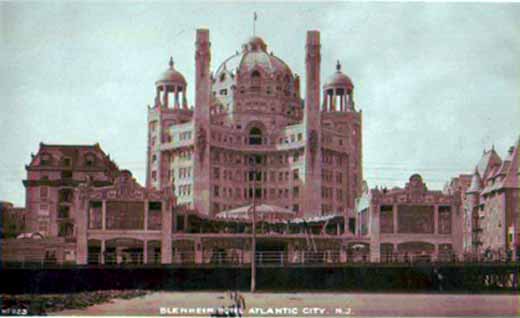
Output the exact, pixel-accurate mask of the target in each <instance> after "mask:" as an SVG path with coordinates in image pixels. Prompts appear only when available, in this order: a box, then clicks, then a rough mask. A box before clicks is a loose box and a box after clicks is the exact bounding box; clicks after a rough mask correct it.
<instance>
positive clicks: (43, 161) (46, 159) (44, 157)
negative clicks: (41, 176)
mask: <svg viewBox="0 0 520 318" xmlns="http://www.w3.org/2000/svg"><path fill="white" fill-rule="evenodd" d="M50 163H51V156H50V155H49V154H42V156H41V158H40V165H41V166H48V165H50Z"/></svg>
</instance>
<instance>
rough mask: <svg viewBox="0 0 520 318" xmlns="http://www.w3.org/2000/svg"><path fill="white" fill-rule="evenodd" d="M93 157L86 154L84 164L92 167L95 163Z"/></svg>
mask: <svg viewBox="0 0 520 318" xmlns="http://www.w3.org/2000/svg"><path fill="white" fill-rule="evenodd" d="M95 161H96V160H95V157H94V156H93V155H91V154H88V155H86V156H85V166H87V167H93V166H94V163H95Z"/></svg>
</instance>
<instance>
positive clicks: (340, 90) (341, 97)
mask: <svg viewBox="0 0 520 318" xmlns="http://www.w3.org/2000/svg"><path fill="white" fill-rule="evenodd" d="M323 111H324V112H347V111H354V84H352V80H351V79H350V78H349V77H348V76H347V75H345V74H344V73H343V72H341V63H340V62H339V61H338V62H337V63H336V72H335V73H334V74H332V75H331V76H330V77H329V78H328V79H327V81H326V82H325V84H324V85H323Z"/></svg>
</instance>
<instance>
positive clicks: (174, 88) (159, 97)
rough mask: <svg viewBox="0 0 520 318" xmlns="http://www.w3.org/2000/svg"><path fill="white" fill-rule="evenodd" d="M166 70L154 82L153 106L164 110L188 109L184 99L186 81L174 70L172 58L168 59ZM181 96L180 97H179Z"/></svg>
mask: <svg viewBox="0 0 520 318" xmlns="http://www.w3.org/2000/svg"><path fill="white" fill-rule="evenodd" d="M168 65H169V67H168V69H167V70H166V71H164V72H163V73H162V74H161V76H160V77H159V79H158V80H157V81H156V82H155V89H156V94H155V106H159V107H164V108H180V105H181V103H182V107H183V108H188V101H187V99H186V87H187V84H186V79H185V78H184V76H183V75H182V74H181V73H180V72H179V71H177V70H176V69H175V65H174V63H173V57H170V61H169V62H168ZM181 95H182V97H181Z"/></svg>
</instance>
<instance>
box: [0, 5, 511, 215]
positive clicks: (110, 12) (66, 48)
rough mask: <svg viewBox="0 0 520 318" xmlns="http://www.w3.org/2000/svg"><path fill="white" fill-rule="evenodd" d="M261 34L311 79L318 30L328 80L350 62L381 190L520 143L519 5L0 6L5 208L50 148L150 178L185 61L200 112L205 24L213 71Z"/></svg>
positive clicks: (439, 177)
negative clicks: (198, 82) (163, 108)
mask: <svg viewBox="0 0 520 318" xmlns="http://www.w3.org/2000/svg"><path fill="white" fill-rule="evenodd" d="M254 11H256V12H257V13H258V17H259V18H258V21H257V34H259V35H260V36H262V37H263V38H264V40H265V41H266V42H267V43H268V46H269V49H270V50H273V51H274V53H275V54H276V55H277V56H279V57H281V58H282V59H284V60H285V61H286V62H287V63H288V64H289V65H290V67H291V68H292V70H293V72H296V73H298V74H301V75H302V76H304V45H305V32H306V31H307V30H311V29H319V30H320V31H321V38H322V74H321V75H322V79H324V78H325V77H327V76H328V75H329V74H331V73H332V72H333V71H334V65H335V61H336V60H337V59H339V60H341V61H342V63H343V69H344V71H345V72H346V73H347V74H348V75H349V76H350V77H351V78H352V79H353V81H354V85H355V98H356V102H357V106H358V107H359V108H360V109H362V110H363V122H364V127H363V133H364V139H363V142H364V149H363V155H364V170H365V177H366V179H367V180H368V182H369V185H370V186H371V187H373V186H375V185H386V186H394V185H403V184H404V182H406V180H407V179H408V177H409V176H410V174H412V173H414V172H419V173H421V174H422V175H423V177H424V179H425V180H426V182H427V183H428V184H429V187H430V188H442V186H443V184H444V183H445V182H446V181H447V180H449V178H450V177H452V176H455V175H457V174H459V173H469V172H471V171H472V169H473V167H474V166H475V164H476V162H477V161H478V159H479V157H480V155H481V154H482V151H483V149H484V148H490V147H491V146H492V145H493V144H494V145H495V148H496V149H497V151H498V152H499V153H500V154H501V155H502V154H504V153H505V152H506V151H507V149H508V147H509V146H510V145H512V144H513V143H514V141H515V140H516V139H517V138H518V137H519V135H520V4H486V3H480V4H449V3H448V4H446V3H426V4H424V3H399V4H398V3H395V4H394V3H384V4H382V3H328V4H319V5H318V4H313V3H309V2H302V3H289V4H281V3H261V4H259V3H256V4H255V3H241V4H233V3H229V2H226V3H209V2H208V3H204V2H198V3H183V2H180V3H169V4H142V3H141V4H131V3H127V2H115V3H89V4H85V3H73V4H65V3H62V2H54V3H16V4H15V3H6V2H1V3H0V58H1V61H2V63H0V102H1V106H0V127H1V131H2V135H1V136H0V149H1V150H0V154H1V157H0V200H7V201H12V202H14V203H15V204H18V205H23V204H24V188H23V185H22V179H23V178H24V177H25V168H24V166H25V165H26V164H28V163H29V160H30V154H31V152H36V151H37V150H38V144H39V142H41V141H43V142H45V143H60V144H93V143H95V142H99V143H100V144H101V146H102V148H103V149H104V150H105V151H106V152H108V153H109V154H110V155H111V157H112V158H114V159H115V161H116V162H117V163H118V164H119V166H120V167H122V168H128V169H130V170H132V171H133V173H134V175H136V176H137V178H138V179H139V181H141V182H144V172H145V147H146V105H147V104H151V103H152V102H153V98H154V81H155V80H156V78H157V76H158V75H159V74H160V73H161V72H162V71H163V70H164V69H165V68H166V67H167V61H168V57H169V56H170V55H173V57H174V59H175V63H176V67H177V69H179V70H180V71H181V72H182V73H184V75H185V77H186V79H187V80H188V85H189V86H188V88H189V102H190V104H191V103H193V101H194V98H193V88H194V83H193V79H194V40H195V29H196V28H199V27H206V28H209V29H210V35H211V41H212V50H213V51H212V55H213V58H212V67H213V69H216V67H218V65H219V63H220V62H221V61H223V60H224V59H225V58H226V57H228V56H230V55H232V54H233V53H234V52H235V50H237V49H239V48H240V46H241V44H242V43H243V42H245V40H246V39H247V38H248V37H249V36H250V35H251V33H252V16H253V12H254Z"/></svg>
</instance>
